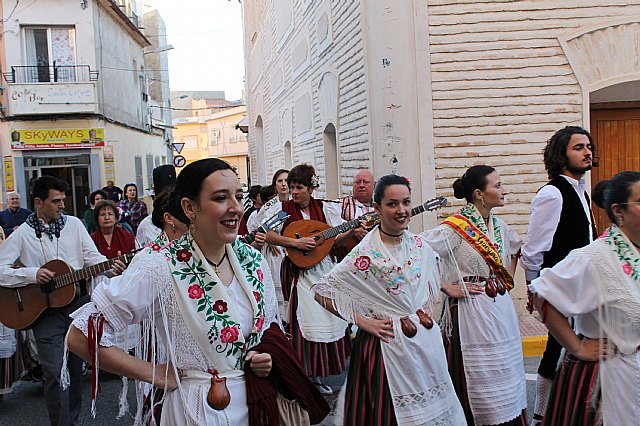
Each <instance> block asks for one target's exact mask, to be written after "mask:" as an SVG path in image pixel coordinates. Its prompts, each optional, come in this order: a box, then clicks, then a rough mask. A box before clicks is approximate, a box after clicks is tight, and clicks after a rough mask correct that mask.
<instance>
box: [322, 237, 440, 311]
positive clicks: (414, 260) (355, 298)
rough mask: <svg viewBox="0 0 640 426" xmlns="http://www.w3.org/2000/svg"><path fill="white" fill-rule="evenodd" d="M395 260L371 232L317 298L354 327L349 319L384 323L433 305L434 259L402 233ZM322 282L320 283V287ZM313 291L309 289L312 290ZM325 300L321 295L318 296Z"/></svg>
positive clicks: (430, 252)
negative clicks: (356, 315)
mask: <svg viewBox="0 0 640 426" xmlns="http://www.w3.org/2000/svg"><path fill="white" fill-rule="evenodd" d="M400 248H401V250H402V253H403V256H404V258H403V259H396V258H395V257H394V256H393V255H392V254H391V253H390V252H389V250H388V249H387V248H386V246H385V245H384V243H383V242H382V240H381V238H380V232H379V230H378V228H374V230H372V231H371V232H369V233H368V234H367V235H366V236H365V238H364V239H363V240H362V241H361V242H360V244H358V245H357V246H356V247H355V248H354V249H353V250H352V251H351V253H349V255H348V256H347V257H345V258H344V260H343V261H342V262H341V263H340V264H339V265H337V266H336V267H335V268H334V269H333V270H332V271H331V272H330V273H329V274H327V275H325V277H324V279H323V281H322V282H326V286H324V287H323V285H320V286H316V287H317V291H318V292H319V293H321V294H322V293H325V291H326V290H330V291H329V292H328V293H327V294H326V295H327V296H328V297H331V298H332V299H334V300H335V301H336V305H337V308H338V311H339V312H340V315H341V316H343V318H345V319H346V320H347V321H350V322H354V315H353V314H354V313H359V314H361V315H367V316H371V315H373V316H376V317H380V318H386V317H388V316H389V315H399V316H402V315H408V314H409V315H410V314H415V312H416V310H417V309H418V308H422V307H425V305H431V304H433V303H435V301H436V296H435V295H436V294H437V292H438V290H439V289H440V281H439V272H438V265H437V259H438V255H437V254H435V252H434V251H433V250H431V248H430V247H429V246H428V244H427V243H426V241H425V240H424V239H423V238H422V237H421V236H419V235H414V234H412V233H410V232H408V231H405V232H404V234H403V238H402V243H401V247H400ZM322 282H321V283H322ZM316 287H314V289H316ZM323 295H325V294H323Z"/></svg>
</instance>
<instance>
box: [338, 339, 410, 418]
mask: <svg viewBox="0 0 640 426" xmlns="http://www.w3.org/2000/svg"><path fill="white" fill-rule="evenodd" d="M344 419H345V422H344V424H345V426H361V425H371V426H387V425H388V426H391V425H396V424H397V423H396V417H395V413H394V411H393V403H392V401H391V392H390V391H389V383H388V382H387V375H386V373H385V368H384V359H383V357H382V350H381V349H380V340H379V339H378V338H377V337H375V336H372V335H371V334H369V333H367V332H365V331H363V330H358V333H357V334H356V339H355V342H354V346H353V353H352V355H351V363H350V365H349V374H348V376H347V390H346V394H345V404H344Z"/></svg>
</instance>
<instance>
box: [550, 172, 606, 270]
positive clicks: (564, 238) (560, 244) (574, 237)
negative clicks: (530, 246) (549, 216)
mask: <svg viewBox="0 0 640 426" xmlns="http://www.w3.org/2000/svg"><path fill="white" fill-rule="evenodd" d="M547 185H551V186H555V187H556V188H558V190H560V194H562V212H561V213H560V222H558V228H557V229H556V233H555V234H553V244H552V245H551V249H550V250H549V251H547V252H545V253H544V260H543V262H542V268H540V269H544V268H551V267H553V266H554V265H555V264H556V263H558V262H560V261H561V260H563V259H564V258H565V257H567V255H568V254H569V252H570V251H571V250H573V249H577V248H580V247H584V246H586V245H587V244H589V243H590V242H591V241H590V240H589V219H588V218H587V216H586V215H585V213H584V208H583V207H582V203H581V202H580V197H578V194H577V193H576V190H575V189H574V188H573V186H571V184H570V183H569V182H568V181H567V180H566V179H565V178H563V177H562V176H558V177H557V178H555V179H553V180H551V181H550V182H549V183H548V184H547ZM584 195H585V197H586V200H587V206H589V205H590V200H589V195H588V194H587V193H586V192H585V194H584ZM589 214H591V207H589ZM591 228H592V233H593V234H592V235H593V236H594V237H595V236H596V235H597V233H596V228H595V226H594V225H592V226H591Z"/></svg>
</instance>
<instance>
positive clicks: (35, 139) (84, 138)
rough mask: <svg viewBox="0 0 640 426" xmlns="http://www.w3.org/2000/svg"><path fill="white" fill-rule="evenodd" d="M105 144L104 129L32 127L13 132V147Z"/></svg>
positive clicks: (34, 147) (38, 147) (39, 147)
mask: <svg viewBox="0 0 640 426" xmlns="http://www.w3.org/2000/svg"><path fill="white" fill-rule="evenodd" d="M98 146H104V129H103V128H93V129H30V130H13V131H12V132H11V149H48V148H55V149H59V148H95V147H98Z"/></svg>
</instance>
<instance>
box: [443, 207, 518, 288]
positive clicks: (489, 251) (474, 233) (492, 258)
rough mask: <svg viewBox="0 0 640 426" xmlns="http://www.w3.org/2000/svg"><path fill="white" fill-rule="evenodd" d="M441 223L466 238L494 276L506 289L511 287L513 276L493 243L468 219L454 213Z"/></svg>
mask: <svg viewBox="0 0 640 426" xmlns="http://www.w3.org/2000/svg"><path fill="white" fill-rule="evenodd" d="M442 223H443V224H444V225H447V226H450V227H451V228H452V229H453V230H454V231H456V232H457V233H458V235H460V236H461V237H462V238H464V239H465V240H467V242H468V243H469V244H470V245H471V247H473V248H474V249H475V250H476V251H477V252H478V253H479V254H480V256H482V258H483V259H484V260H485V261H486V262H487V265H489V268H490V269H491V271H492V272H493V273H494V274H495V276H496V278H497V279H498V280H499V281H500V282H501V283H502V284H504V286H505V287H506V288H507V290H511V289H512V288H513V277H512V276H511V274H510V273H509V271H508V270H507V268H505V267H504V265H503V264H502V259H501V258H500V254H499V253H498V251H497V250H496V249H495V246H494V244H493V243H492V242H491V240H489V238H487V236H486V235H485V234H484V233H483V232H482V231H480V230H479V229H478V228H477V227H475V226H474V225H473V224H472V223H471V222H470V221H469V219H467V218H466V217H464V216H462V215H457V214H456V215H453V216H449V217H448V218H447V219H446V220H445V221H444V222H442Z"/></svg>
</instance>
